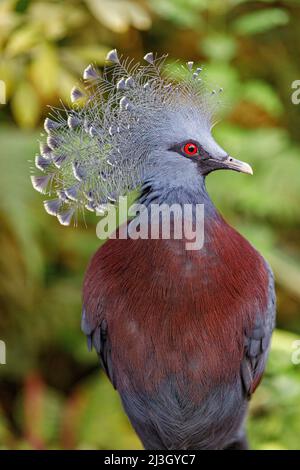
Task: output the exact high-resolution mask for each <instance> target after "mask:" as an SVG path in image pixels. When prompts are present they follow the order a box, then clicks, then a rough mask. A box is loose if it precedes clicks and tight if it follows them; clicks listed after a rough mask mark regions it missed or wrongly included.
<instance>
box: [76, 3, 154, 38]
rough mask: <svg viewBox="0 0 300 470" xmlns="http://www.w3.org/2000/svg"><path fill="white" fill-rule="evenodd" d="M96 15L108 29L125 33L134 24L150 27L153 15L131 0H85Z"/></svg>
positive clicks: (137, 26)
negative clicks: (112, 0)
mask: <svg viewBox="0 0 300 470" xmlns="http://www.w3.org/2000/svg"><path fill="white" fill-rule="evenodd" d="M85 1H86V3H87V5H88V7H89V8H90V10H91V11H92V13H93V14H94V15H95V17H96V18H97V19H98V21H100V22H101V23H102V24H103V25H104V26H106V27H107V28H108V29H110V30H112V31H114V32H116V33H124V32H126V31H127V30H128V28H129V27H130V26H131V25H132V26H135V27H136V28H138V29H148V28H150V26H151V17H150V15H149V14H148V12H147V11H146V10H145V9H144V8H142V6H140V5H139V4H138V3H136V2H133V1H131V0H114V2H113V8H112V3H111V1H110V0H85Z"/></svg>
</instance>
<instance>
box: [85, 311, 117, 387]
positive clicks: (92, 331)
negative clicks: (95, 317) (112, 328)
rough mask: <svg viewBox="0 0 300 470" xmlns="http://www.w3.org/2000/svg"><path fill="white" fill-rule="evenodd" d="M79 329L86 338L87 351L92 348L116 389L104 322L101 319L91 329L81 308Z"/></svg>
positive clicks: (105, 323)
mask: <svg viewBox="0 0 300 470" xmlns="http://www.w3.org/2000/svg"><path fill="white" fill-rule="evenodd" d="M81 329H82V331H83V333H84V334H85V335H86V337H87V342H88V348H89V350H91V349H92V347H93V346H94V348H95V349H96V351H97V354H98V356H99V359H100V363H101V366H102V368H103V369H104V370H105V372H106V374H107V376H108V378H109V380H110V381H111V383H112V384H113V386H114V387H115V388H116V385H115V381H114V375H113V368H112V362H111V346H110V341H109V337H108V331H107V322H106V320H105V319H102V321H101V322H100V324H99V326H97V327H96V328H93V327H91V325H90V323H89V322H88V319H87V316H86V312H85V308H83V309H82V317H81Z"/></svg>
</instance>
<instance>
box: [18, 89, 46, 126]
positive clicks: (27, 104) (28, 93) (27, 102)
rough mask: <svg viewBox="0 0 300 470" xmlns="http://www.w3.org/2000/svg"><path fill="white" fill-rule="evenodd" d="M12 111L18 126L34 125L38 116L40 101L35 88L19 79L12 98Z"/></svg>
mask: <svg viewBox="0 0 300 470" xmlns="http://www.w3.org/2000/svg"><path fill="white" fill-rule="evenodd" d="M11 105H12V111H13V114H14V117H15V119H16V121H17V123H18V124H19V126H20V127H23V128H32V127H35V126H36V124H37V123H38V121H39V118H40V101H39V97H38V95H37V93H36V91H35V88H34V87H33V86H32V85H31V84H30V83H29V82H27V81H21V82H20V83H19V85H18V88H17V90H16V92H15V94H14V96H13V98H12V103H11Z"/></svg>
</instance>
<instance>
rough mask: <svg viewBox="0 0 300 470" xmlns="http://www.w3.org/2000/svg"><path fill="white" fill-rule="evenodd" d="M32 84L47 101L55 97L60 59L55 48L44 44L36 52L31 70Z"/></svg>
mask: <svg viewBox="0 0 300 470" xmlns="http://www.w3.org/2000/svg"><path fill="white" fill-rule="evenodd" d="M29 73H30V76H31V79H32V82H33V84H34V86H35V88H36V90H38V91H39V93H40V94H41V95H42V96H43V97H44V98H45V99H51V98H53V96H55V92H56V89H57V84H58V57H57V52H56V50H55V48H54V47H51V46H49V45H47V44H42V45H41V46H39V48H38V49H36V50H35V52H34V55H33V60H32V62H31V66H30V70H29Z"/></svg>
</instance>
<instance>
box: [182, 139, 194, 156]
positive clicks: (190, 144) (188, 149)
mask: <svg viewBox="0 0 300 470" xmlns="http://www.w3.org/2000/svg"><path fill="white" fill-rule="evenodd" d="M183 151H184V153H186V154H187V155H190V156H193V155H196V153H198V147H197V145H196V144H194V143H193V142H188V143H187V144H185V146H184V147H183Z"/></svg>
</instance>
